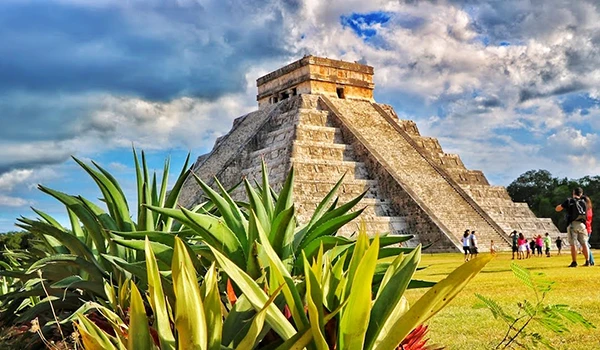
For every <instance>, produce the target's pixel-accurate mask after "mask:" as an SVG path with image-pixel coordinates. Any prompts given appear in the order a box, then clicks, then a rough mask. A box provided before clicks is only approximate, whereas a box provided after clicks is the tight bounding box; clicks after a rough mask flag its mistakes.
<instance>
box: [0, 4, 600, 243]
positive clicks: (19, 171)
mask: <svg viewBox="0 0 600 350" xmlns="http://www.w3.org/2000/svg"><path fill="white" fill-rule="evenodd" d="M0 43H2V45H0V123H1V128H0V232H2V231H7V230H12V229H14V226H13V223H14V222H15V218H16V217H18V216H20V215H25V216H31V214H32V212H31V210H30V209H29V207H30V206H34V207H36V208H39V209H41V210H44V211H47V212H49V213H52V214H55V215H57V216H60V215H64V211H63V209H62V208H61V207H60V206H59V205H57V203H55V202H54V201H53V200H51V199H50V198H47V197H45V196H43V195H42V194H41V193H40V192H39V191H38V190H36V185H37V184H38V183H42V184H44V185H46V186H49V187H52V188H55V189H58V190H61V191H64V192H68V193H76V194H82V195H84V196H87V197H90V198H95V197H97V196H98V192H97V191H96V190H95V188H94V185H93V184H92V183H91V181H90V180H89V179H88V178H87V177H86V176H85V174H84V173H83V171H82V170H81V169H79V168H78V166H77V165H76V164H75V163H74V162H73V161H72V160H70V156H71V155H74V156H76V157H78V158H80V159H83V160H86V161H89V160H91V159H94V160H96V161H98V162H99V163H100V164H102V165H103V166H105V167H106V168H108V169H109V170H111V171H112V172H114V173H115V174H116V175H117V176H118V177H119V178H120V179H122V181H123V185H124V187H125V188H126V191H127V192H128V193H131V194H132V196H131V198H132V200H133V198H134V197H133V186H132V185H133V168H132V156H131V145H132V144H133V145H135V147H137V148H138V149H144V150H146V152H147V154H148V156H149V159H150V161H151V166H152V167H153V168H155V169H161V168H162V162H163V160H164V158H165V157H166V156H171V158H172V163H173V165H174V168H175V169H176V170H175V169H174V172H176V171H178V170H179V169H178V168H179V167H180V166H181V164H182V163H183V161H184V159H185V156H186V154H187V153H188V152H191V153H192V158H194V159H195V158H196V157H197V156H199V155H201V154H203V153H206V152H207V151H209V150H210V148H211V147H212V145H213V143H214V140H215V138H216V137H218V136H220V135H222V134H223V133H225V132H227V131H228V130H229V128H230V127H231V124H232V121H233V119H235V118H236V117H238V116H240V115H242V114H245V113H248V112H250V111H252V110H254V109H256V101H255V96H256V85H255V81H256V79H257V78H258V77H259V76H261V75H263V74H266V73H268V72H270V71H272V70H274V69H277V68H278V67H281V66H283V65H285V64H287V63H289V62H291V61H294V60H296V59H298V58H300V57H302V56H303V55H305V54H309V53H310V54H314V55H322V56H326V57H332V58H338V59H344V60H348V61H361V62H366V63H367V64H369V65H372V66H374V68H375V83H376V91H375V97H376V100H377V101H378V102H382V103H388V104H391V105H393V106H394V108H395V109H396V111H397V112H398V114H399V115H400V116H401V117H402V118H404V119H412V120H415V121H416V122H417V124H418V126H419V128H420V130H421V133H422V134H423V135H426V136H434V137H437V138H439V140H440V142H441V144H442V146H443V147H444V150H445V151H446V152H449V153H458V154H460V155H461V157H462V159H463V161H464V163H465V164H466V165H467V166H468V167H469V168H472V169H480V170H483V171H484V173H485V174H486V175H487V177H488V178H489V179H490V181H491V182H492V183H494V184H498V185H507V184H508V183H510V182H511V181H512V180H513V179H515V178H516V177H517V176H518V175H519V174H521V173H523V172H524V171H526V170H529V169H539V168H543V169H547V170H549V171H550V172H551V173H552V174H554V175H556V176H568V177H581V176H584V175H596V174H598V173H599V170H600V162H599V158H598V154H600V152H598V151H599V150H600V138H599V136H598V133H599V132H600V118H599V117H600V90H599V87H600V9H599V5H598V3H597V2H596V1H577V2H564V1H558V0H548V1H544V3H543V5H540V6H537V5H533V4H531V3H529V2H524V1H516V0H507V1H501V2H498V1H489V2H485V1H470V0H464V1H459V0H456V1H436V2H413V1H408V2H402V1H400V2H399V1H379V0H374V1H369V2H365V1H358V0H345V1H343V0H331V1H318V0H308V1H295V0H264V1H260V2H258V1H246V0H245V1H242V0H231V1H226V2H224V1H216V0H214V1H213V0H130V1H121V0H3V1H2V2H0Z"/></svg>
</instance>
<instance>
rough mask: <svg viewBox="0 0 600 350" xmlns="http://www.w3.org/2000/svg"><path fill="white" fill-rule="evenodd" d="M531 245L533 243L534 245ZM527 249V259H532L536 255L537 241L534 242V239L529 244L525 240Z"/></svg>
mask: <svg viewBox="0 0 600 350" xmlns="http://www.w3.org/2000/svg"><path fill="white" fill-rule="evenodd" d="M531 243H533V245H532V244H531ZM525 249H526V250H527V257H526V259H529V258H531V257H532V256H533V255H534V254H535V241H534V240H533V238H532V239H531V241H529V242H527V239H525ZM532 251H533V254H532Z"/></svg>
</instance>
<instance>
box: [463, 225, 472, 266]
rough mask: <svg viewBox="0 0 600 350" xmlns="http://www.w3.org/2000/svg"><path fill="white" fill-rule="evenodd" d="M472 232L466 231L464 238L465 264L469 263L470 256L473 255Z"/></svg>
mask: <svg viewBox="0 0 600 350" xmlns="http://www.w3.org/2000/svg"><path fill="white" fill-rule="evenodd" d="M470 232H471V231H470V230H465V234H464V235H463V238H462V245H463V250H464V252H465V262H467V261H469V254H471V248H470V247H469V237H471V235H470Z"/></svg>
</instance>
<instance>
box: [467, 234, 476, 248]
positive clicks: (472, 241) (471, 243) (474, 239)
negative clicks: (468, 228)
mask: <svg viewBox="0 0 600 350" xmlns="http://www.w3.org/2000/svg"><path fill="white" fill-rule="evenodd" d="M469 240H470V244H469V245H470V246H471V247H477V236H475V235H474V234H472V233H471V235H470V236H469Z"/></svg>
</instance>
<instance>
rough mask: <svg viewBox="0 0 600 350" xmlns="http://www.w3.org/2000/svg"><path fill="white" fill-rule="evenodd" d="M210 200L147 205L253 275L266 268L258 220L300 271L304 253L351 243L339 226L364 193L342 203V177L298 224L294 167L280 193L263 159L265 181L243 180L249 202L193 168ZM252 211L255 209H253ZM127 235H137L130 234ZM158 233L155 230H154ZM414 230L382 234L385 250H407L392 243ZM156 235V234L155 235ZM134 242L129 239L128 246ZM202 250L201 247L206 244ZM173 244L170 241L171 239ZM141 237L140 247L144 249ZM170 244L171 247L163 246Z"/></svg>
mask: <svg viewBox="0 0 600 350" xmlns="http://www.w3.org/2000/svg"><path fill="white" fill-rule="evenodd" d="M192 175H193V176H194V178H195V179H196V181H197V182H198V185H199V186H200V187H201V188H202V191H203V193H204V194H205V196H206V197H207V199H208V201H209V202H210V203H211V204H212V206H213V207H214V213H213V212H208V211H206V210H197V209H196V210H188V209H185V208H181V209H168V208H164V207H157V206H147V208H148V209H149V210H151V211H153V212H155V213H157V214H160V215H164V216H167V217H170V218H172V219H174V220H176V221H177V222H181V223H182V224H183V225H184V226H185V227H187V228H188V229H190V234H191V235H192V236H190V237H188V238H189V241H196V242H199V243H198V244H196V247H193V246H194V244H192V247H193V248H192V249H195V250H196V251H197V252H199V253H204V256H207V257H210V258H212V256H210V255H211V254H210V251H209V250H208V249H207V248H206V246H207V245H210V246H213V247H217V248H218V250H219V252H220V253H222V254H225V255H227V256H228V257H229V258H230V259H231V260H232V261H233V262H235V264H236V265H237V266H238V267H240V268H241V269H243V270H244V271H247V272H248V274H249V275H250V276H252V277H253V278H258V277H260V276H261V275H262V274H263V270H264V268H265V265H264V264H261V262H260V257H259V255H258V254H257V239H258V231H257V226H258V225H260V226H261V227H262V228H263V229H264V230H265V232H266V233H267V237H268V238H269V243H270V244H271V246H272V247H273V249H274V251H275V253H276V254H277V256H278V257H279V258H280V259H281V260H282V262H283V264H284V266H285V269H286V270H287V271H288V272H290V273H292V274H297V273H300V272H301V271H302V268H303V267H302V263H303V260H302V259H301V257H302V254H305V255H306V256H307V258H309V259H311V258H312V257H314V256H315V255H316V254H317V252H318V250H319V247H321V246H323V247H324V249H325V250H329V249H332V248H338V253H339V252H340V250H344V249H348V248H351V246H352V245H353V244H354V242H355V241H354V240H353V239H350V238H347V237H343V236H338V235H336V233H337V231H338V230H339V229H340V228H341V227H342V226H344V225H346V224H347V223H349V222H350V221H352V220H354V219H356V218H357V217H358V216H359V215H360V214H361V213H362V211H363V210H364V209H359V210H355V211H352V209H353V208H355V207H356V205H357V204H358V203H359V202H360V200H361V199H362V198H363V197H364V195H365V193H366V192H365V193H362V194H360V195H359V196H357V197H356V198H354V199H352V200H350V201H349V202H347V203H344V204H342V205H338V204H339V203H338V198H337V197H336V193H337V190H338V189H339V187H340V186H341V184H342V182H343V179H344V178H343V177H342V178H341V179H340V180H339V181H338V182H337V183H336V185H335V186H334V187H333V188H332V189H331V190H330V191H329V193H328V194H327V195H326V196H325V197H324V198H323V199H322V200H321V202H320V203H319V205H318V206H317V208H316V209H315V211H314V213H313V215H312V217H311V219H310V220H309V221H308V222H307V223H305V224H299V223H298V222H297V220H296V216H295V206H294V194H293V185H294V169H293V168H292V169H291V170H290V171H289V173H288V176H287V178H286V180H285V183H284V185H283V188H282V189H281V191H280V192H279V194H276V193H275V191H273V189H272V188H271V186H270V184H269V179H268V171H267V168H266V165H265V163H264V162H263V164H262V182H261V184H257V185H256V186H253V185H252V184H251V183H250V182H249V181H248V180H247V179H244V181H243V184H244V187H245V190H246V196H247V198H248V202H247V203H240V202H237V201H235V200H234V199H233V198H232V197H231V196H230V195H229V192H230V191H227V190H225V188H224V187H223V186H222V185H221V183H220V182H219V181H218V179H215V184H216V187H217V188H218V190H219V191H216V190H214V189H213V188H211V187H210V186H208V185H207V184H206V183H205V182H204V181H203V180H201V179H200V178H198V177H197V176H196V175H195V174H192ZM250 213H253V215H251V214H250ZM128 237H129V238H134V237H132V236H131V235H128ZM153 237H155V236H153ZM410 238H412V236H410V235H389V236H385V237H382V238H381V245H382V246H390V248H389V249H390V250H389V251H383V252H382V254H398V253H399V252H401V251H409V250H410V249H407V248H398V247H391V246H392V245H397V244H399V243H401V242H404V241H407V240H409V239H410ZM151 239H152V238H151ZM133 244H134V243H131V242H130V246H133ZM198 245H199V246H204V251H203V252H202V247H199V246H198ZM170 246H171V247H172V244H171V245H170ZM142 247H143V246H142V244H141V241H138V243H137V248H138V249H142ZM163 248H164V249H167V247H163Z"/></svg>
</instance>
